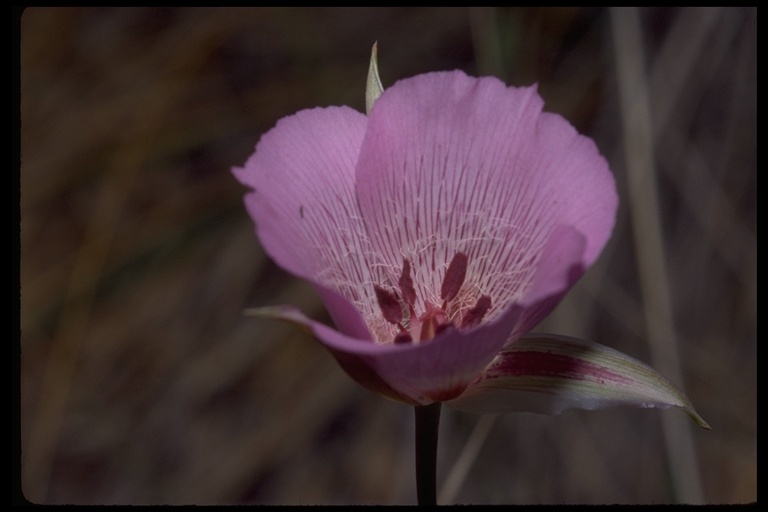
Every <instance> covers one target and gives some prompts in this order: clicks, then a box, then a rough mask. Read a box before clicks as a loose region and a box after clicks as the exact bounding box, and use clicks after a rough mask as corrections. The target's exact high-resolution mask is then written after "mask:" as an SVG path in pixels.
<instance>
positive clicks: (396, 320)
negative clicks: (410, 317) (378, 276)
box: [373, 285, 403, 326]
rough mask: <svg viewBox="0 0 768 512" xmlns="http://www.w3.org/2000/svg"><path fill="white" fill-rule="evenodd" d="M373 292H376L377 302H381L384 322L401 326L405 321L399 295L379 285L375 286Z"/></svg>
mask: <svg viewBox="0 0 768 512" xmlns="http://www.w3.org/2000/svg"><path fill="white" fill-rule="evenodd" d="M373 290H374V291H375V292H376V300H377V301H379V307H380V308H381V314H382V315H384V320H386V321H387V322H389V323H391V324H395V325H398V326H399V325H400V322H402V321H403V310H402V308H401V307H400V300H399V299H398V298H397V295H395V294H394V293H393V292H390V291H388V290H385V289H384V288H382V287H381V286H378V285H373Z"/></svg>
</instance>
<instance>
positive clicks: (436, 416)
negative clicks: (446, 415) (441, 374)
mask: <svg viewBox="0 0 768 512" xmlns="http://www.w3.org/2000/svg"><path fill="white" fill-rule="evenodd" d="M441 405H442V404H441V402H435V403H433V404H430V405H417V406H416V407H415V410H416V496H417V499H418V503H419V505H437V479H436V474H437V432H438V430H439V427H440V406H441Z"/></svg>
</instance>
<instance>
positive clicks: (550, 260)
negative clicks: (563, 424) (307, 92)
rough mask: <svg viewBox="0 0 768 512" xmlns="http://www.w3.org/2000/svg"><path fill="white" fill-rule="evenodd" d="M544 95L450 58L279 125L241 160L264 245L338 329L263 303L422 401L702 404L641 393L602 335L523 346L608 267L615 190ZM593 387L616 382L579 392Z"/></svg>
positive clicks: (396, 390) (601, 163) (379, 388)
mask: <svg viewBox="0 0 768 512" xmlns="http://www.w3.org/2000/svg"><path fill="white" fill-rule="evenodd" d="M542 108H543V101H542V99H541V98H540V97H539V95H538V94H537V92H536V87H535V86H534V87H528V88H510V87H506V86H505V85H504V84H503V83H502V82H501V81H500V80H498V79H496V78H491V77H485V78H473V77H469V76H467V75H465V74H464V73H462V72H459V71H453V72H440V73H428V74H424V75H419V76H415V77H413V78H409V79H405V80H402V81H400V82H398V83H396V84H394V85H393V86H391V87H390V88H388V89H387V90H385V91H384V92H383V94H381V96H380V97H379V98H378V100H377V101H376V103H375V106H374V107H373V109H372V110H371V112H370V115H369V116H366V115H364V114H362V113H359V112H357V111H355V110H353V109H351V108H348V107H331V108H316V109H311V110H304V111H301V112H299V113H297V114H295V115H292V116H289V117H286V118H284V119H282V120H280V121H279V122H278V124H277V126H276V127H275V128H274V129H272V130H271V131H269V132H268V133H267V134H265V135H264V136H263V137H262V139H261V141H260V142H259V144H258V145H257V147H256V152H255V153H254V155H253V156H251V157H250V158H249V159H248V161H247V162H246V164H245V166H244V167H242V168H236V169H234V170H233V171H234V173H235V176H236V177H237V178H238V180H240V181H241V182H242V183H243V184H244V185H247V186H248V187H250V188H252V189H253V190H252V191H251V192H250V193H248V194H247V195H246V197H245V204H246V208H247V210H248V212H249V213H250V215H251V217H252V218H253V220H254V222H255V224H256V231H257V235H258V237H259V239H260V241H261V243H262V245H263V247H264V249H265V250H266V251H267V253H268V254H269V255H270V256H271V257H272V258H273V259H274V260H275V261H276V262H277V263H278V264H279V265H280V266H281V267H282V268H284V269H285V270H287V271H288V272H290V273H292V274H294V275H296V276H299V277H301V278H304V279H306V280H308V281H310V282H311V283H313V284H314V286H315V287H316V289H317V291H318V293H319V295H320V297H321V298H322V300H323V302H324V304H325V305H326V307H327V309H328V311H329V312H330V314H331V316H332V318H333V320H334V322H335V325H336V328H337V329H338V330H335V329H333V328H330V327H328V326H326V325H323V324H321V323H318V322H315V321H313V320H311V319H309V318H307V317H305V316H304V315H302V314H301V313H300V312H298V311H296V310H295V309H292V308H288V307H282V308H269V309H266V310H262V311H261V314H265V315H269V316H273V317H278V318H282V319H286V320H289V321H292V322H295V323H297V324H300V325H303V326H306V327H308V328H309V329H311V331H312V332H313V333H314V335H315V336H316V337H317V339H319V340H320V342H321V343H322V344H323V345H324V346H325V347H326V348H327V349H328V350H329V351H330V352H331V353H332V354H333V355H334V356H335V357H336V359H337V360H338V362H339V363H340V365H341V366H342V367H343V368H344V370H345V371H346V372H347V373H348V374H349V375H350V376H351V377H352V378H353V379H355V380H356V381H357V382H358V383H360V384H361V385H363V386H365V387H366V388H368V389H370V390H372V391H374V392H376V393H379V394H382V395H385V396H388V397H390V398H393V399H395V400H399V401H401V402H405V403H408V404H412V405H426V404H429V403H432V402H436V401H443V402H447V404H448V405H456V406H459V407H461V408H464V409H469V410H475V409H477V407H478V404H480V408H481V409H483V410H513V409H516V408H522V409H525V410H528V409H536V408H537V407H535V406H534V407H529V406H528V405H522V406H520V407H518V406H516V405H514V404H515V403H516V402H515V397H516V396H521V397H523V396H526V395H527V394H529V393H534V395H537V396H540V397H541V401H540V404H544V403H547V404H550V405H548V406H546V407H543V408H544V409H546V410H548V411H549V412H552V411H557V410H560V409H562V408H565V407H570V406H579V407H588V408H593V407H599V406H603V405H606V404H609V405H615V404H616V403H632V404H635V405H646V406H647V405H662V406H668V405H680V406H682V407H685V408H686V409H689V405H690V404H689V403H686V402H685V400H687V399H685V397H684V396H682V398H679V397H678V395H676V394H675V393H674V392H673V393H672V394H673V395H675V399H677V400H678V401H680V400H682V402H680V403H675V402H674V401H672V400H671V399H669V397H667V395H664V397H662V398H659V397H656V396H651V395H652V394H653V393H650V392H642V391H638V390H639V389H640V387H639V386H640V384H639V383H638V382H639V380H638V378H637V377H632V376H630V375H628V374H627V372H626V371H625V369H622V368H619V367H617V366H616V365H615V364H613V363H606V362H605V361H606V359H605V354H610V355H612V356H613V355H615V353H614V352H613V351H610V350H609V349H606V348H605V347H601V346H599V345H596V344H589V343H587V342H581V341H579V340H570V339H565V338H561V337H560V338H558V337H552V336H543V337H542V336H538V337H535V338H531V337H529V338H527V339H526V340H525V342H524V343H516V342H518V340H520V339H521V338H522V337H523V336H524V335H525V334H526V333H527V332H528V331H529V330H530V329H531V328H533V327H534V326H535V325H536V324H537V323H538V322H539V321H540V320H541V319H542V318H543V317H544V316H546V315H547V314H548V313H549V312H550V311H551V310H552V309H553V308H554V307H555V305H556V304H557V303H558V302H559V301H560V299H561V298H562V297H563V295H564V294H565V293H566V292H567V291H568V290H569V289H570V288H571V286H573V284H574V283H575V282H576V281H577V280H578V279H579V277H581V275H582V274H583V273H584V272H585V271H586V269H588V268H589V267H590V265H592V264H593V263H594V262H595V260H596V259H597V257H598V256H599V255H600V252H601V250H602V249H603V247H604V246H605V244H606V242H607V240H608V238H609V237H610V235H611V231H612V229H613V226H614V222H615V216H616V208H617V203H618V197H617V193H616V187H615V183H614V179H613V176H612V174H611V172H610V170H609V168H608V165H607V163H606V161H605V159H604V158H603V157H602V156H601V155H600V154H599V152H598V150H597V148H596V147H595V144H594V143H593V142H592V140H590V139H588V138H586V137H584V136H581V135H579V134H578V133H577V132H576V130H575V129H574V128H573V127H572V126H571V125H570V124H569V123H568V122H567V121H566V120H565V119H563V118H562V117H560V116H558V115H556V114H551V113H545V112H542ZM536 340H543V341H541V342H540V343H538V344H537V342H536ZM553 340H555V345H554V346H555V347H556V348H557V347H559V348H560V349H562V350H561V351H560V353H558V354H554V355H553V353H554V352H557V350H555V351H554V352H553V350H552V342H553ZM516 347H522V348H519V349H518V348H516ZM569 347H570V348H569ZM593 356H595V357H593ZM621 356H622V357H621V364H622V365H626V364H630V363H628V361H629V362H631V364H632V365H634V364H637V365H641V366H642V367H644V365H642V363H640V362H638V361H635V360H632V359H631V358H629V357H628V356H624V355H623V354H622V355H621ZM612 364H613V366H612ZM541 375H548V376H550V377H554V378H555V381H552V382H554V384H553V383H546V384H542V383H541V382H539V383H538V384H537V383H535V382H534V380H532V379H531V378H530V377H532V376H533V377H536V376H538V377H540V376H541ZM659 378H661V377H659ZM521 379H522V380H521ZM539 381H541V379H539ZM595 382H602V383H603V384H605V385H607V386H608V387H609V388H610V389H612V390H613V391H614V392H615V393H618V394H617V395H615V396H614V395H610V397H609V398H605V399H603V398H600V397H599V396H597V397H596V396H593V395H595V393H594V392H590V391H584V389H586V387H589V386H586V387H585V384H588V383H595ZM664 382H666V381H664ZM563 383H566V384H568V386H570V387H568V389H567V390H565V391H563V390H564V389H565V388H564V387H563ZM572 384H573V385H572ZM646 384H648V383H647V382H646ZM667 384H668V383H667ZM665 385H666V384H665ZM622 386H623V387H622ZM650 386H651V388H653V389H657V388H658V386H659V384H658V383H657V382H655V381H654V382H652V383H650ZM654 386H655V387H654ZM577 388H578V389H577ZM582 388H583V389H582ZM620 388H621V389H620ZM627 389H629V390H634V391H632V392H631V393H628V392H627ZM566 391H567V392H566ZM635 392H637V393H639V396H640V398H637V397H635V396H630V395H632V393H635ZM574 393H575V394H574ZM590 393H592V394H591V395H590ZM649 393H650V394H649ZM662 394H663V393H662ZM597 395H599V393H598V394H597ZM680 395H682V394H680ZM606 396H608V395H606ZM553 397H554V398H553ZM521 403H524V404H528V403H529V401H528V400H527V398H526V399H525V400H523V402H521ZM691 410H692V409H691ZM689 412H690V411H689Z"/></svg>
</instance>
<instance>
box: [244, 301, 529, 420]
mask: <svg viewBox="0 0 768 512" xmlns="http://www.w3.org/2000/svg"><path fill="white" fill-rule="evenodd" d="M522 311H523V310H522V308H520V307H515V308H510V309H509V310H508V311H506V312H505V314H504V315H503V316H501V317H500V318H498V319H497V320H496V321H494V322H489V323H486V324H483V325H481V326H480V327H478V328H476V329H472V330H469V331H459V330H457V329H448V330H446V331H444V332H442V333H440V334H439V335H438V336H436V337H435V338H433V339H432V340H430V341H428V342H425V343H420V344H402V345H396V344H377V343H371V342H370V341H369V340H361V339H355V338H352V337H350V336H347V335H345V334H342V333H340V332H337V331H335V330H334V329H332V328H330V327H328V326H326V325H323V324H321V323H319V322H315V321H314V320H311V319H309V318H307V317H306V316H305V315H304V314H302V313H301V312H299V311H298V310H296V309H295V308H292V307H273V308H259V309H252V310H248V313H250V314H252V315H255V316H262V317H268V318H276V319H280V320H285V321H288V322H291V323H294V324H298V325H300V326H303V327H305V328H308V329H309V330H310V331H311V332H312V333H313V334H314V335H315V336H316V337H317V338H318V339H319V340H320V341H321V343H322V344H323V345H325V347H326V348H327V349H328V350H329V351H330V352H331V353H332V354H333V355H334V356H335V357H336V359H337V360H338V362H339V364H340V365H341V366H342V367H343V368H344V370H345V371H346V372H347V373H348V374H349V375H350V376H351V377H352V378H353V379H354V380H356V381H357V382H358V383H359V384H361V385H362V386H364V387H366V388H367V389H369V390H371V391H373V392H375V393H378V394H381V395H384V396H387V397H389V398H392V399H394V400H399V401H401V402H405V403H409V404H412V405H417V404H418V405H426V404H430V403H432V402H435V401H443V400H449V399H451V398H454V397H456V396H458V395H459V394H460V393H461V392H462V391H463V390H464V388H465V387H466V385H467V384H468V383H469V382H470V381H472V380H473V379H474V378H475V377H476V376H477V375H478V374H479V373H480V372H481V371H482V370H483V368H485V367H486V366H487V365H488V363H489V361H491V360H492V359H493V357H494V355H495V354H496V353H498V351H499V349H500V348H501V346H502V345H503V344H504V341H505V340H506V338H507V334H508V333H509V332H510V331H511V330H512V328H513V327H514V325H515V324H516V323H517V321H518V318H519V316H520V314H522Z"/></svg>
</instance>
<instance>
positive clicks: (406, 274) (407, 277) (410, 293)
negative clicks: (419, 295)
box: [398, 260, 416, 306]
mask: <svg viewBox="0 0 768 512" xmlns="http://www.w3.org/2000/svg"><path fill="white" fill-rule="evenodd" d="M398 284H399V285H400V293H401V294H402V295H403V301H404V302H405V303H406V304H408V305H409V306H413V305H414V304H415V303H416V290H415V289H414V287H413V279H411V263H410V262H409V261H408V260H403V273H402V274H400V281H398Z"/></svg>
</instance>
